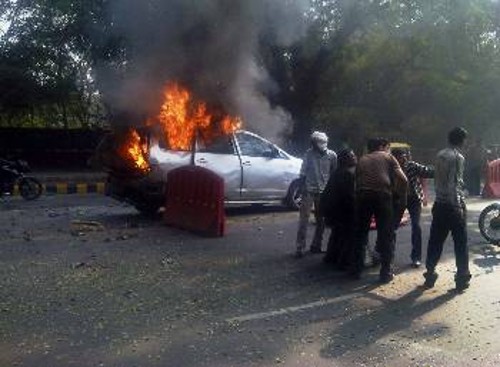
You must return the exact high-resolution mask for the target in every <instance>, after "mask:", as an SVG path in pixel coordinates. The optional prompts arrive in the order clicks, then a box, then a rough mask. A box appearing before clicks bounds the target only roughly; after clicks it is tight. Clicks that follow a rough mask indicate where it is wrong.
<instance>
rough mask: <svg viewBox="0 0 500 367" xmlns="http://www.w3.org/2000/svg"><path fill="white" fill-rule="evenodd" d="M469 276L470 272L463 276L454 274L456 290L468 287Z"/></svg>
mask: <svg viewBox="0 0 500 367" xmlns="http://www.w3.org/2000/svg"><path fill="white" fill-rule="evenodd" d="M470 278H471V276H470V274H469V275H464V276H455V289H456V290H457V292H463V291H465V290H466V289H467V288H469V285H470Z"/></svg>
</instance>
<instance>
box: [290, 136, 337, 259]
mask: <svg viewBox="0 0 500 367" xmlns="http://www.w3.org/2000/svg"><path fill="white" fill-rule="evenodd" d="M336 168H337V155H336V154H335V152H334V151H332V150H329V149H328V136H327V135H326V134H325V133H323V132H321V131H315V132H313V133H312V134H311V148H310V149H308V151H307V152H306V155H305V157H304V161H303V162H302V168H301V170H300V179H301V183H302V185H301V186H302V202H301V205H300V219H299V228H298V231H297V250H296V253H295V256H296V257H297V258H301V257H303V256H304V251H305V249H306V238H307V227H308V224H309V216H310V214H311V211H312V208H313V206H314V216H315V219H316V230H315V232H314V238H313V240H312V243H311V247H310V250H311V253H313V254H314V253H321V252H322V250H321V245H322V242H323V232H324V230H325V222H324V218H323V216H322V215H321V213H320V205H319V202H320V197H321V193H322V192H323V190H324V189H325V186H326V184H327V182H328V179H329V177H330V174H331V173H333V172H334V171H335V169H336Z"/></svg>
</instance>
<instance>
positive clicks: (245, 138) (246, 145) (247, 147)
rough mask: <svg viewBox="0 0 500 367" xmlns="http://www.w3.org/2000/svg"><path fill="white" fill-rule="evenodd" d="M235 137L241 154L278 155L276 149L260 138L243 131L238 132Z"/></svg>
mask: <svg viewBox="0 0 500 367" xmlns="http://www.w3.org/2000/svg"><path fill="white" fill-rule="evenodd" d="M237 137H238V145H239V146H240V151H241V154H242V155H246V156H249V157H267V158H276V157H278V151H277V149H276V148H275V147H274V146H273V145H271V144H269V143H268V142H266V141H264V140H262V139H259V138H257V137H255V136H253V135H249V134H245V133H240V134H238V135H237Z"/></svg>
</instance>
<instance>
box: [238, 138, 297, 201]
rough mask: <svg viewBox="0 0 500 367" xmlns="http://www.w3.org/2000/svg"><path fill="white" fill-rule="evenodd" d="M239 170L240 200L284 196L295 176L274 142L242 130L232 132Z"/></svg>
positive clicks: (290, 163)
mask: <svg viewBox="0 0 500 367" xmlns="http://www.w3.org/2000/svg"><path fill="white" fill-rule="evenodd" d="M236 138H237V141H238V149H239V153H240V156H241V166H242V169H243V182H242V187H241V196H242V199H244V200H275V199H282V198H284V197H285V196H286V194H287V192H288V188H289V186H290V184H291V182H292V180H293V179H294V178H295V175H293V174H292V173H291V171H292V170H293V169H291V168H292V162H291V161H290V160H289V159H288V158H287V157H286V156H285V155H284V154H282V153H281V152H280V150H279V149H278V148H277V147H276V146H275V145H274V144H271V143H270V142H268V141H267V140H265V139H262V138H261V137H259V136H257V135H255V134H251V133H249V132H246V131H240V132H238V133H236Z"/></svg>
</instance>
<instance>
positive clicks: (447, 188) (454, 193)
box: [434, 148, 465, 206]
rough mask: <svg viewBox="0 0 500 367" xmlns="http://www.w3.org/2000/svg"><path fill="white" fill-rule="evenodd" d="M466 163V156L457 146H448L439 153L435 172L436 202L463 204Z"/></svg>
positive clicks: (454, 204)
mask: <svg viewBox="0 0 500 367" xmlns="http://www.w3.org/2000/svg"><path fill="white" fill-rule="evenodd" d="M464 165H465V159H464V156H463V155H462V153H460V152H459V151H458V149H456V148H446V149H443V150H441V151H440V152H439V153H438V154H437V157H436V167H435V173H434V183H435V186H436V202H439V203H445V204H451V205H453V206H462V205H463V203H464V199H465V195H464Z"/></svg>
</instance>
